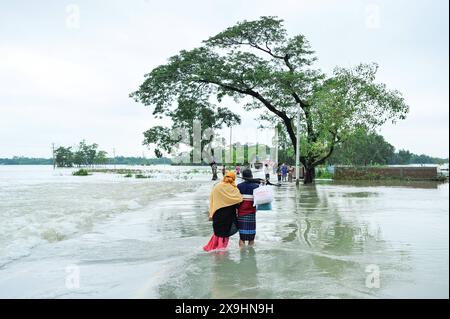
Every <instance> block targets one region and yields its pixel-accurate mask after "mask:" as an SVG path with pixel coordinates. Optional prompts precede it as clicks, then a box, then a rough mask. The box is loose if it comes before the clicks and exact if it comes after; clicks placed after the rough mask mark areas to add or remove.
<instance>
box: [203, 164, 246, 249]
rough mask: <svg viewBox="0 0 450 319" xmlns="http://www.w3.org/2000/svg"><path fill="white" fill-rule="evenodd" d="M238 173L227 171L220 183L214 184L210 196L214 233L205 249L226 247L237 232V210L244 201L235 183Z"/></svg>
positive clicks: (210, 215) (210, 217) (210, 211)
mask: <svg viewBox="0 0 450 319" xmlns="http://www.w3.org/2000/svg"><path fill="white" fill-rule="evenodd" d="M235 180H236V174H235V173H234V172H227V173H226V174H225V176H224V178H223V180H222V181H221V182H220V183H217V184H216V185H214V186H213V189H212V191H211V195H210V197H209V220H211V221H212V222H213V230H214V234H213V235H212V237H211V239H210V241H209V243H208V244H207V245H206V246H204V247H203V249H204V250H205V251H211V250H215V249H225V248H227V246H228V241H229V237H230V236H232V235H234V234H236V233H237V231H238V228H237V218H236V210H237V208H238V205H239V204H240V203H241V202H242V195H241V193H240V192H239V189H238V188H237V186H236V184H235Z"/></svg>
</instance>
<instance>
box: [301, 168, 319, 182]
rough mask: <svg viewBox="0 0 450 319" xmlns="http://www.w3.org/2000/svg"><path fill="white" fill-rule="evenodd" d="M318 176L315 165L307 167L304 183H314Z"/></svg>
mask: <svg viewBox="0 0 450 319" xmlns="http://www.w3.org/2000/svg"><path fill="white" fill-rule="evenodd" d="M315 177H316V172H315V168H314V167H305V176H304V179H303V183H304V184H312V183H313V182H314V179H315Z"/></svg>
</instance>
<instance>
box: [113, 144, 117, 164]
mask: <svg viewBox="0 0 450 319" xmlns="http://www.w3.org/2000/svg"><path fill="white" fill-rule="evenodd" d="M113 163H114V169H116V148H115V147H114V148H113Z"/></svg>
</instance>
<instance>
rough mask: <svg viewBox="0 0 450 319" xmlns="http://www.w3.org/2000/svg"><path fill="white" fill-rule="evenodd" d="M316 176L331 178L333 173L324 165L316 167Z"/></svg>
mask: <svg viewBox="0 0 450 319" xmlns="http://www.w3.org/2000/svg"><path fill="white" fill-rule="evenodd" d="M316 178H322V179H332V178H333V174H332V173H330V172H329V171H328V170H327V168H326V167H323V166H320V167H316Z"/></svg>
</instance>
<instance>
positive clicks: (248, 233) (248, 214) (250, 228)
mask: <svg viewBox="0 0 450 319" xmlns="http://www.w3.org/2000/svg"><path fill="white" fill-rule="evenodd" d="M242 178H243V179H244V182H242V183H240V184H239V185H238V186H237V187H238V189H239V191H240V192H241V194H242V197H243V199H244V200H243V202H242V204H241V205H240V206H239V209H238V228H239V237H240V238H239V239H240V240H239V247H241V248H242V247H244V246H245V242H246V241H248V245H249V246H253V244H254V243H255V235H256V207H254V206H253V190H254V189H255V188H258V187H259V185H260V184H259V180H254V179H253V174H252V171H251V169H249V168H247V169H245V170H243V171H242Z"/></svg>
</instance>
